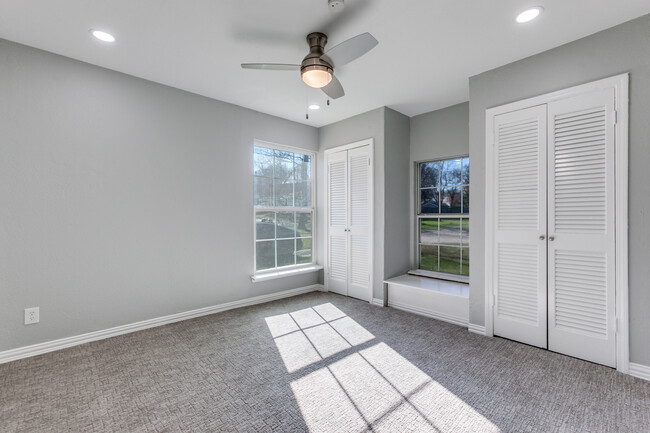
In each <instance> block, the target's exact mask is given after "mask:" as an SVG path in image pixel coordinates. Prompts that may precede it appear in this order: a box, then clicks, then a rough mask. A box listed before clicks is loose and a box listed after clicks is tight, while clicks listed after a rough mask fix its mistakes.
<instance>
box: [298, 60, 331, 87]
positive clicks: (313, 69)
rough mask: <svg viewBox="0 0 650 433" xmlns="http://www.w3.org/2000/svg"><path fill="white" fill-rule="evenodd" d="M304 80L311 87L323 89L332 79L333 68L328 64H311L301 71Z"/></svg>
mask: <svg viewBox="0 0 650 433" xmlns="http://www.w3.org/2000/svg"><path fill="white" fill-rule="evenodd" d="M300 74H301V76H302V81H304V82H305V84H307V85H308V86H309V87H313V88H315V89H321V88H323V87H325V86H327V85H328V84H329V83H330V81H332V70H331V69H330V68H328V67H327V66H321V65H309V66H305V67H304V68H302V70H301V71H300Z"/></svg>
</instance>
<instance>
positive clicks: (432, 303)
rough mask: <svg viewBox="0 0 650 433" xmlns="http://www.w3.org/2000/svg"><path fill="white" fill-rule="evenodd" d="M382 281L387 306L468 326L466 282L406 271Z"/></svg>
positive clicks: (467, 291)
mask: <svg viewBox="0 0 650 433" xmlns="http://www.w3.org/2000/svg"><path fill="white" fill-rule="evenodd" d="M384 283H385V284H386V288H387V291H386V292H387V293H386V295H387V297H388V306H389V307H393V308H397V309H399V310H404V311H409V312H411V313H415V314H420V315H422V316H427V317H432V318H434V319H438V320H442V321H444V322H449V323H453V324H455V325H460V326H463V327H467V326H468V323H469V285H468V284H465V283H457V282H454V281H445V280H437V279H433V278H427V277H419V276H416V275H408V274H407V275H400V276H399V277H395V278H391V279H389V280H386V281H384Z"/></svg>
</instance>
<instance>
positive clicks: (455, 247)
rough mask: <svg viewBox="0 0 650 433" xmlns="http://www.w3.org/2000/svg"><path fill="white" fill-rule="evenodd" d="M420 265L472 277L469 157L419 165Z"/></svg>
mask: <svg viewBox="0 0 650 433" xmlns="http://www.w3.org/2000/svg"><path fill="white" fill-rule="evenodd" d="M417 173H418V180H417V182H418V185H417V188H418V197H417V218H416V227H417V266H418V269H420V270H425V271H431V272H441V273H446V274H455V275H463V276H468V275H469V158H468V157H459V158H452V159H445V160H436V161H426V162H420V163H418V165H417Z"/></svg>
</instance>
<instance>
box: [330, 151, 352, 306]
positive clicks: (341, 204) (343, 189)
mask: <svg viewBox="0 0 650 433" xmlns="http://www.w3.org/2000/svg"><path fill="white" fill-rule="evenodd" d="M327 211H328V212H327V219H328V231H327V237H328V239H327V255H328V257H327V268H328V269H327V272H328V290H329V291H331V292H335V293H340V294H342V295H346V296H347V294H348V236H347V234H348V232H347V227H348V157H347V152H337V153H332V154H330V155H328V157H327Z"/></svg>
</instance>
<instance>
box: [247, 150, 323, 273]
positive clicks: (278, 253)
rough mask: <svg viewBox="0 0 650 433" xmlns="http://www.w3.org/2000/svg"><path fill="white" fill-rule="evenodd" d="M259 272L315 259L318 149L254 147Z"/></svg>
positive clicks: (256, 265)
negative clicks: (316, 161)
mask: <svg viewBox="0 0 650 433" xmlns="http://www.w3.org/2000/svg"><path fill="white" fill-rule="evenodd" d="M254 176H255V194H254V197H255V199H254V200H255V272H264V271H272V270H279V269H285V268H286V269H288V268H290V267H299V266H300V265H309V264H312V263H313V257H314V254H313V242H312V235H313V230H314V227H313V225H314V206H313V196H314V194H313V190H314V189H313V188H314V185H313V179H314V164H313V154H312V153H307V152H304V151H297V150H290V149H285V148H281V147H277V146H275V145H270V144H267V143H263V142H255V146H254Z"/></svg>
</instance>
